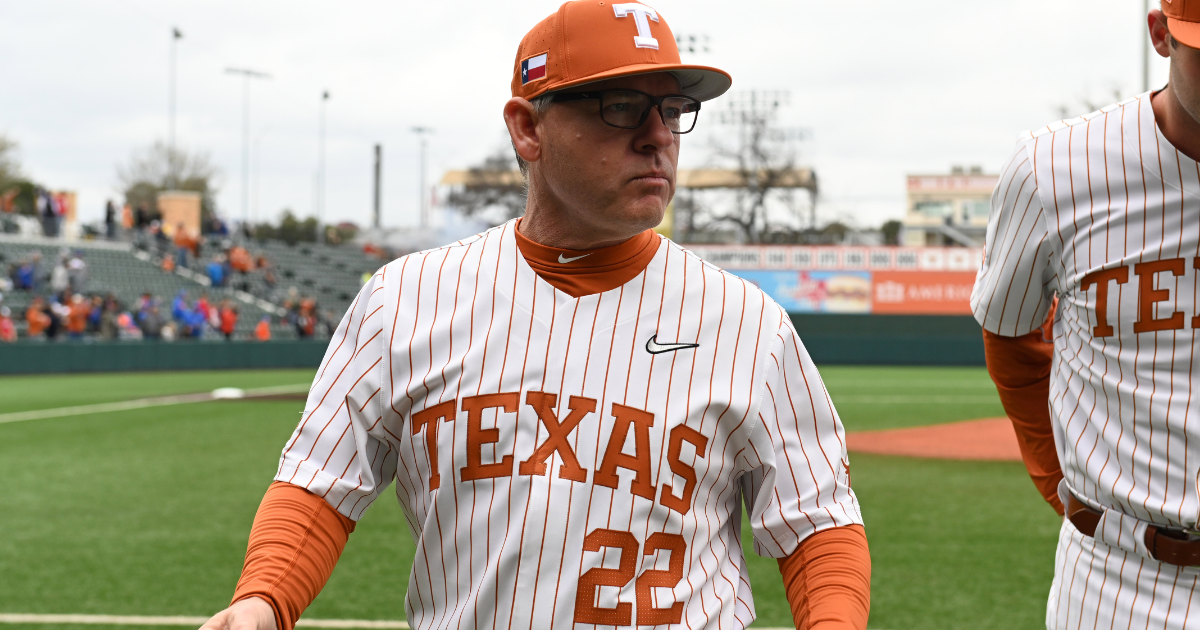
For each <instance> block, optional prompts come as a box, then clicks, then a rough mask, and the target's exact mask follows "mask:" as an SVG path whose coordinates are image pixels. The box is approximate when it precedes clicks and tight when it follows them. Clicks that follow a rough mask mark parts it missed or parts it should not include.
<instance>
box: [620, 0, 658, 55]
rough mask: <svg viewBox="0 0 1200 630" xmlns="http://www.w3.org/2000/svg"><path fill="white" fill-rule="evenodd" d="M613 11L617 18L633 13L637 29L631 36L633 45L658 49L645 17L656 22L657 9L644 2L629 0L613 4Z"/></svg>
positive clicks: (656, 41)
mask: <svg viewBox="0 0 1200 630" xmlns="http://www.w3.org/2000/svg"><path fill="white" fill-rule="evenodd" d="M613 13H615V14H617V17H619V18H623V17H627V16H629V15H631V14H632V15H633V21H634V23H635V24H637V30H638V34H637V35H634V37H633V45H634V46H637V47H638V48H653V49H654V50H658V40H657V39H654V36H653V35H651V34H650V22H647V21H646V18H647V17H649V18H650V19H651V20H654V21H655V22H657V21H658V12H657V11H655V10H654V9H651V8H650V7H648V6H646V5H644V4H639V3H637V2H629V3H626V4H614V5H613Z"/></svg>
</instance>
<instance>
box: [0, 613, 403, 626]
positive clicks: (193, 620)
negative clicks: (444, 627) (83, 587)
mask: <svg viewBox="0 0 1200 630" xmlns="http://www.w3.org/2000/svg"><path fill="white" fill-rule="evenodd" d="M206 621H208V617H149V616H143V615H21V614H3V613H0V623H53V624H97V625H109V626H193V627H196V628H199V627H200V626H202V625H204V622H206ZM296 626H297V627H299V628H382V629H387V630H408V624H407V623H405V622H403V621H375V620H369V619H300V620H299V621H297V622H296Z"/></svg>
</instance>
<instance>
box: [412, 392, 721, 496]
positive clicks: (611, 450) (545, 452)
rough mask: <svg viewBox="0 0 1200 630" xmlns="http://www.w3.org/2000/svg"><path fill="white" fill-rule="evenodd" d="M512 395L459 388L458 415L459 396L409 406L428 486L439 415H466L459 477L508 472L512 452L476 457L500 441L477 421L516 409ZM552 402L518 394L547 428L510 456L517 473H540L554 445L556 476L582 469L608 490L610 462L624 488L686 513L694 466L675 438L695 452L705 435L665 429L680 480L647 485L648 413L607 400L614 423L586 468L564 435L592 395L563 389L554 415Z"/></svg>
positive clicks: (580, 473) (572, 475)
mask: <svg viewBox="0 0 1200 630" xmlns="http://www.w3.org/2000/svg"><path fill="white" fill-rule="evenodd" d="M520 403H521V395H520V393H519V392H508V393H501V394H483V395H479V396H467V397H465V398H463V399H462V403H461V409H462V412H463V413H464V414H466V418H465V419H460V418H458V417H457V416H458V415H459V414H458V409H459V401H457V400H448V401H446V402H443V403H440V404H437V405H434V406H432V407H429V408H426V409H422V410H421V411H418V412H416V413H414V414H413V416H412V422H411V423H410V424H411V426H412V434H413V435H414V436H415V435H417V434H418V433H422V432H424V434H425V452H426V455H427V456H428V458H429V468H430V470H431V471H432V472H431V473H430V475H429V489H430V490H436V489H437V488H439V487H441V483H442V479H441V477H442V476H441V473H440V472H439V470H440V469H439V468H438V449H437V443H438V441H437V440H438V428H439V427H440V426H441V423H443V422H458V421H463V420H465V422H466V423H467V428H466V434H467V440H466V447H467V462H466V466H462V467H461V468H459V469H458V474H459V478H460V479H461V480H462V481H464V482H466V481H477V480H481V479H496V478H500V477H511V476H513V474H514V466H513V463H514V459H515V458H514V455H513V454H508V455H505V456H504V457H503V458H501V459H500V461H497V462H493V463H490V464H485V463H483V448H484V447H485V446H488V445H492V444H497V443H499V442H500V429H498V428H496V429H485V428H483V415H484V411H486V410H489V409H496V410H497V411H499V412H502V413H507V414H513V413H516V412H517V411H518V407H519V406H520ZM557 404H558V395H557V394H548V393H546V392H527V393H526V394H525V405H527V406H529V407H532V408H533V410H534V412H536V413H537V417H538V421H539V422H540V423H541V425H542V427H543V428H544V429H545V431H546V434H547V436H546V438H545V440H544V441H542V442H541V443H540V444H538V445H537V448H535V449H534V451H533V453H532V454H531V455H530V456H529V457H528V458H526V459H524V460H522V461H520V462H519V463H517V465H516V470H515V473H516V474H517V475H546V474H547V473H548V468H547V466H546V461H547V460H548V459H549V458H550V456H551V455H554V454H555V453H557V454H558V457H559V459H561V460H562V466H560V467H559V470H558V476H559V477H561V478H563V479H568V480H570V481H576V482H581V483H586V482H587V481H588V476H589V474H590V476H591V478H592V482H593V483H595V484H597V485H601V486H605V487H608V488H612V489H614V490H615V489H616V488H617V486H618V485H619V484H620V478H619V477H618V476H617V469H618V468H624V469H626V470H629V471H632V472H633V473H634V476H633V481H632V483H631V484H630V492H632V493H633V494H635V495H637V496H639V497H642V498H643V499H647V500H650V501H654V500H655V498H656V497H657V499H658V503H659V504H660V505H662V506H664V507H667V508H670V509H672V510H675V511H676V512H679V513H680V514H687V513H688V512H689V511H690V510H691V506H692V493H693V492H694V491H695V489H696V470H695V469H694V468H693V467H691V466H689V465H688V464H686V463H684V461H683V458H682V457H681V454H682V452H683V444H684V442H687V443H688V444H691V445H692V447H693V448H694V449H695V451H696V457H704V452H705V448H707V446H708V438H707V437H705V436H704V435H703V434H701V433H700V432H699V431H697V430H695V429H693V428H691V427H688V426H686V425H682V424H681V425H679V426H676V427H673V428H672V429H671V430H670V432H669V435H670V438H669V442H668V447H667V463H668V465H669V466H670V468H671V472H672V473H674V474H675V475H677V476H679V477H680V478H682V479H683V480H684V485H683V487H682V488H675V487H672V486H670V485H663V486H661V487H660V488H655V486H654V484H653V483H652V480H651V477H652V475H651V472H650V463H651V458H650V428H651V427H653V426H654V414H652V413H650V412H648V411H643V410H641V409H637V408H635V407H629V406H626V405H622V404H620V403H613V404H612V406H611V407H610V409H609V412H610V414H611V415H612V418H613V419H614V424H613V428H612V432H611V433H610V434H609V438H608V444H607V447H606V448H605V450H604V457H603V458H601V460H600V465H599V467H597V468H596V470H594V471H590V470H588V469H586V468H584V467H583V466H581V465H580V463H579V458H578V457H576V455H575V450H574V448H573V447H572V446H571V442H570V441H569V440H568V438H569V437H570V435H571V433H572V431H574V430H575V428H576V427H578V426H579V424H580V422H582V421H583V419H584V418H585V417H587V415H588V414H592V413H596V411H597V409H596V406H597V401H596V400H595V399H594V398H584V397H582V396H571V397H570V398H568V399H567V414H566V416H565V417H561V418H560V417H558V416H557V415H556V414H555V411H554V409H555V407H556V406H557ZM630 433H632V434H633V445H634V452H633V453H632V454H627V453H625V452H624V451H623V450H622V448H623V446H624V445H625V442H626V441H627V440H628V438H629V434H630Z"/></svg>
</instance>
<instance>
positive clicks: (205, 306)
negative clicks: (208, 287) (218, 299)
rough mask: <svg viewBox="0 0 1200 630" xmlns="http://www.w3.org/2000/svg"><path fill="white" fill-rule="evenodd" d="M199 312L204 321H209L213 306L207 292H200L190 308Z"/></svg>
mask: <svg viewBox="0 0 1200 630" xmlns="http://www.w3.org/2000/svg"><path fill="white" fill-rule="evenodd" d="M192 310H194V311H196V312H197V313H199V314H200V317H201V318H202V319H203V320H204V321H206V322H207V321H209V315H210V314H211V313H212V310H213V306H212V304H211V303H209V301H208V292H207V291H206V292H202V293H201V294H200V297H199V298H198V299H197V300H196V306H195V307H194V308H193V309H192Z"/></svg>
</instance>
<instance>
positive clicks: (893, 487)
mask: <svg viewBox="0 0 1200 630" xmlns="http://www.w3.org/2000/svg"><path fill="white" fill-rule="evenodd" d="M312 374H313V371H311V370H275V371H257V372H252V371H236V372H174V373H138V374H98V375H80V376H34V377H6V378H0V488H3V489H2V490H0V619H7V620H9V621H11V620H12V619H14V618H15V617H12V615H15V614H29V615H66V614H86V615H117V616H189V617H202V616H207V615H210V614H212V613H213V612H216V611H217V610H219V609H221V608H222V607H223V606H224V605H226V604H227V603H228V601H229V596H230V594H231V593H232V590H233V586H234V584H235V582H236V580H237V577H238V574H239V572H240V570H241V562H242V558H243V555H244V553H245V548H246V539H247V535H248V533H249V529H250V523H251V521H252V519H253V517H254V512H255V509H256V508H257V505H258V501H259V499H260V498H261V497H262V493H263V491H264V490H265V489H266V486H267V484H268V483H269V481H270V478H271V475H272V474H273V472H274V470H275V466H276V464H277V462H278V458H279V452H280V448H281V446H282V445H283V443H284V441H285V440H286V439H287V438H288V436H289V435H290V434H291V432H292V430H293V429H294V428H295V425H296V422H297V420H298V418H299V412H300V411H301V410H302V408H303V402H302V401H300V400H296V399H294V398H288V397H282V396H281V397H264V398H255V399H241V400H218V401H208V402H180V401H181V400H184V401H186V400H189V399H187V398H181V399H177V400H166V401H163V400H159V401H158V403H155V402H153V401H151V402H149V403H146V402H135V403H128V404H123V403H125V402H126V401H142V400H144V399H147V398H155V397H168V396H178V395H184V394H191V393H198V392H209V391H212V390H213V389H215V388H218V387H238V388H245V389H253V388H266V387H280V386H289V385H295V386H298V388H299V389H300V390H303V389H306V386H307V384H308V382H309V381H310V380H311V378H312ZM822 374H823V376H824V377H825V380H826V384H827V386H828V388H829V390H830V393H831V395H832V396H833V399H834V402H835V403H836V405H837V408H838V411H839V413H840V414H841V417H842V420H843V422H844V423H845V425H846V428H847V430H848V431H862V430H873V429H888V428H900V427H913V426H922V425H932V424H938V423H946V422H952V421H956V420H967V419H976V418H993V417H998V416H1002V415H1003V410H1002V409H1001V407H1000V404H999V401H998V399H997V398H996V394H995V390H994V389H993V388H992V385H991V382H990V381H989V380H988V377H987V374H986V372H985V371H984V370H983V369H982V368H865V367H855V368H850V367H824V368H822ZM283 389H286V388H283ZM164 402H171V403H174V404H161V403H164ZM75 406H88V407H87V408H86V409H81V410H80V409H77V410H67V411H61V410H62V409H63V408H67V407H75ZM53 410H60V411H58V412H54V411H53ZM850 461H851V472H852V478H853V485H854V488H855V490H856V492H857V493H858V496H859V499H860V501H861V502H862V506H863V513H864V516H865V519H866V523H867V533H868V536H869V539H870V545H871V556H872V560H873V565H874V569H873V571H874V573H873V577H872V589H871V590H872V606H871V608H872V611H871V621H870V628H873V629H876V630H917V629H940V628H946V629H949V628H970V629H986V628H997V629H1000V628H1003V629H1011V628H1032V627H1037V626H1039V625H1040V624H1042V619H1043V615H1044V609H1045V598H1046V592H1047V589H1048V586H1049V582H1050V579H1051V576H1052V573H1053V567H1052V560H1053V555H1054V543H1055V537H1056V533H1057V530H1058V524H1059V520H1058V518H1057V517H1056V516H1055V514H1054V513H1053V511H1052V510H1051V509H1050V508H1049V507H1048V506H1046V505H1045V504H1044V503H1043V502H1042V501H1041V499H1040V497H1039V496H1038V495H1037V493H1036V491H1035V490H1034V488H1033V486H1032V484H1031V483H1030V481H1029V480H1028V478H1027V477H1026V475H1025V472H1024V469H1023V468H1022V466H1021V465H1020V464H1019V463H1015V462H982V461H956V460H932V459H916V458H909V457H898V456H886V455H866V454H854V453H852V454H851V460H850ZM743 535H744V536H745V538H746V541H747V545H746V546H747V548H749V528H748V527H744V528H743ZM412 555H413V547H412V543H411V539H410V538H409V535H408V531H407V527H406V525H405V524H404V519H403V517H402V516H401V513H400V509H399V507H398V506H397V504H396V501H395V498H394V495H393V494H392V493H391V491H390V490H389V491H387V492H385V493H384V496H383V497H382V498H381V499H380V500H379V501H377V502H376V503H375V505H374V506H373V507H372V509H371V510H370V511H368V513H367V514H366V516H365V517H364V518H363V520H362V521H361V522H360V523H359V526H358V529H357V530H356V532H355V533H354V534H353V535H352V536H351V538H350V543H349V545H348V546H347V548H346V551H345V554H344V555H343V556H342V559H341V562H340V563H339V564H338V567H337V570H336V571H335V572H334V574H333V578H332V579H331V581H330V582H329V584H328V585H327V586H326V588H325V590H324V591H323V592H322V593H321V596H320V597H319V598H318V599H317V601H316V602H315V603H314V604H313V605H312V607H311V608H309V610H308V612H307V613H306V614H305V619H312V620H317V619H326V620H327V619H360V620H361V619H367V620H393V621H395V620H403V619H404V605H403V597H404V593H405V590H406V587H407V583H408V571H409V564H410V562H411V559H412ZM749 562H750V567H751V572H752V573H751V578H752V584H753V589H754V593H755V603H756V607H757V610H758V621H757V622H756V624H755V626H756V627H764V628H770V627H787V626H789V624H790V614H789V613H788V608H787V602H786V601H785V600H784V597H783V592H782V587H781V585H780V581H779V572H778V570H777V569H776V564H775V561H774V560H772V559H769V558H759V557H757V556H755V555H753V553H750V558H749ZM6 616H7V617H6ZM113 625H117V624H113ZM68 627H71V628H85V627H87V628H101V627H104V626H94V625H93V626H82V625H76V626H72V625H67V624H46V623H4V624H0V630H4V629H5V628H14V629H15V628H30V629H34V628H36V629H42V630H50V629H51V628H68ZM108 627H111V626H108ZM141 627H146V626H141Z"/></svg>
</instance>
